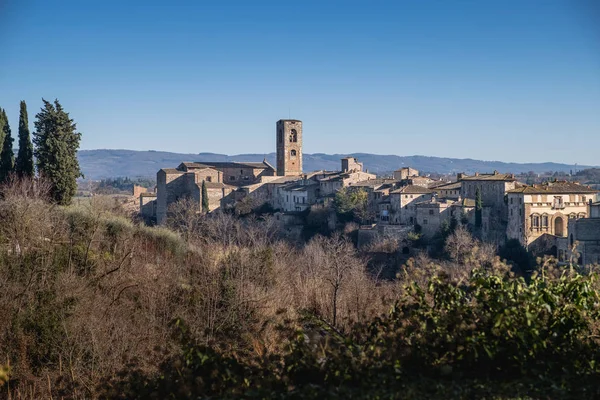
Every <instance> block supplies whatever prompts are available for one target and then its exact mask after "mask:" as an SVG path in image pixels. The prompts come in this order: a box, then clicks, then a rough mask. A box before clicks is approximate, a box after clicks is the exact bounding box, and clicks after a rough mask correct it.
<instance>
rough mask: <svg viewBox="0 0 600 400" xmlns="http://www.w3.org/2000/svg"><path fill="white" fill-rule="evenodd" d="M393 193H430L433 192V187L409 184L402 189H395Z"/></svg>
mask: <svg viewBox="0 0 600 400" xmlns="http://www.w3.org/2000/svg"><path fill="white" fill-rule="evenodd" d="M392 193H423V194H428V193H433V191H432V190H431V189H427V188H425V187H423V186H417V185H407V186H404V187H401V188H400V189H396V190H393V191H392Z"/></svg>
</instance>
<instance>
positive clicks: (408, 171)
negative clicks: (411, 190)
mask: <svg viewBox="0 0 600 400" xmlns="http://www.w3.org/2000/svg"><path fill="white" fill-rule="evenodd" d="M417 175H419V171H418V170H416V169H414V168H410V167H404V168H400V169H399V170H397V171H394V179H395V180H397V181H402V180H404V179H407V178H408V177H409V176H417Z"/></svg>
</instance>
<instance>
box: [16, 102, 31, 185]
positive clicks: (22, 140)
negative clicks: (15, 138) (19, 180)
mask: <svg viewBox="0 0 600 400" xmlns="http://www.w3.org/2000/svg"><path fill="white" fill-rule="evenodd" d="M15 171H16V173H17V174H18V175H19V176H20V177H25V176H26V177H33V175H34V173H35V168H34V165H33V144H32V143H31V137H30V134H29V119H28V117H27V104H25V101H21V111H20V113H19V153H18V154H17V162H16V164H15Z"/></svg>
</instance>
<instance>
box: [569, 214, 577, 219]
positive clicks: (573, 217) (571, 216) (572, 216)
mask: <svg viewBox="0 0 600 400" xmlns="http://www.w3.org/2000/svg"><path fill="white" fill-rule="evenodd" d="M576 217H577V215H575V213H571V214H569V219H575V218H576Z"/></svg>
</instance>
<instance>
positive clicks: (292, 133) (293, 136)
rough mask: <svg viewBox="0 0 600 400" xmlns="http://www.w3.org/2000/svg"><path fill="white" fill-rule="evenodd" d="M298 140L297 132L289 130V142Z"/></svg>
mask: <svg viewBox="0 0 600 400" xmlns="http://www.w3.org/2000/svg"><path fill="white" fill-rule="evenodd" d="M297 141H298V132H296V130H295V129H292V130H291V131H290V142H292V143H296V142H297Z"/></svg>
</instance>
